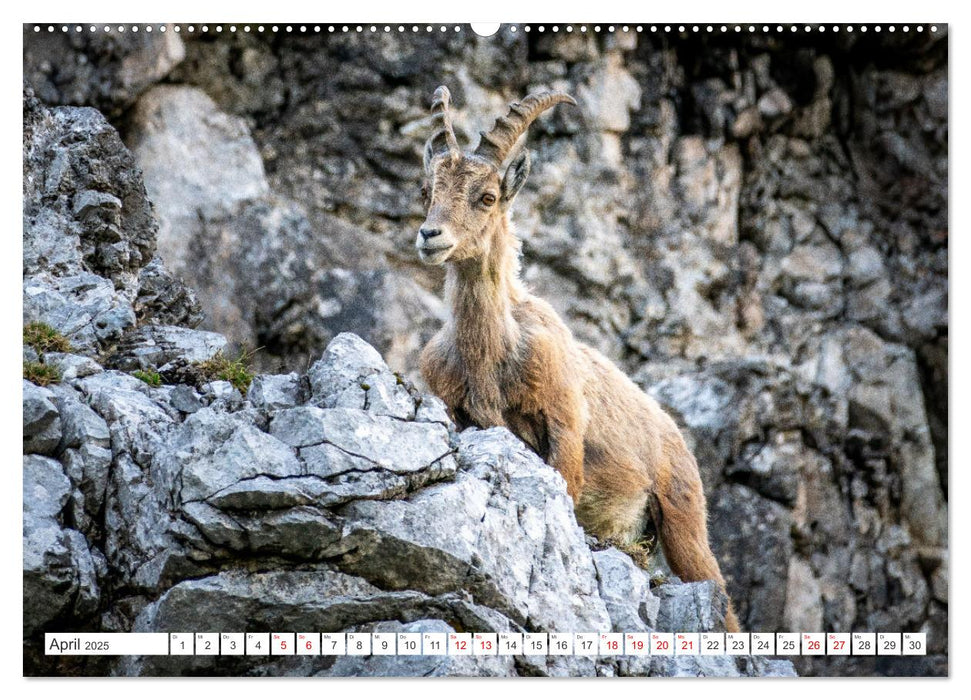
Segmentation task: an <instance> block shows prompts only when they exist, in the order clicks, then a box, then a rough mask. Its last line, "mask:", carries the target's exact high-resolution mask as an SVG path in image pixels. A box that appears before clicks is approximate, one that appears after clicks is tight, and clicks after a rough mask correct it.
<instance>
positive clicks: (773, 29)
mask: <svg viewBox="0 0 971 700" xmlns="http://www.w3.org/2000/svg"><path fill="white" fill-rule="evenodd" d="M787 26H788V29H789V32H790V33H793V34H794V33H797V32H799V30H800V28H802V30H803V33H810V32H817V33H824V32H827V31H829V32H833V33H839V32H841V31H845V32H847V33H853V32H854V31H859V32H861V33H866V32H868V31H871V30H872V31H874V32H876V33H880V32H882V31H884V30H886V31H888V32H891V33H893V32H896V31H898V30H899V31H901V32H904V33H908V32H910V31H911V30H912V29H913V30H914V31H917V32H923V31H924V27H925V25H923V24H917V25H908V24H904V25H893V24H890V25H879V24H878V25H866V24H859V25H853V24H850V25H838V24H837V25H821V24H819V25H808V24H807V25H804V26H803V25H795V24H793V25H787ZM167 28H168V25H165V24H159V25H152V24H146V25H138V24H131V25H125V24H119V25H114V26H113V25H108V24H105V25H94V24H92V25H80V24H74V25H67V24H62V25H53V24H48V25H46V26H45V25H39V24H35V25H34V33H35V34H36V33H40V32H42V31H47V32H49V33H53V32H55V31H58V30H60V31H61V32H64V33H67V32H70V31H72V30H73V31H74V32H78V33H80V32H83V31H85V30H87V31H89V32H105V33H110V32H118V33H124V32H126V31H127V32H131V33H132V34H135V33H137V32H139V31H143V32H146V33H151V32H154V31H159V32H165V31H166V30H167ZM450 29H451V31H453V32H456V33H458V32H461V31H463V29H462V27H461V26H460V25H445V24H438V25H431V24H424V25H418V24H411V25H404V24H398V25H390V24H384V25H378V24H370V25H368V24H356V25H351V24H342V25H337V24H328V25H321V24H314V25H309V24H286V25H278V24H273V25H263V24H259V25H249V24H244V25H240V26H237V25H235V24H232V25H228V26H224V25H221V24H217V25H212V26H210V25H207V24H203V25H194V24H176V25H172V31H174V32H176V33H181V32H186V33H188V34H194V33H195V32H197V31H198V32H201V33H203V34H207V33H209V32H216V33H220V32H222V31H228V32H230V33H234V32H237V31H242V32H245V33H248V32H256V33H257V34H262V33H280V32H283V33H288V34H292V33H298V34H307V33H311V32H312V33H315V34H320V33H322V32H327V33H330V34H333V33H345V34H346V33H353V32H356V33H359V34H364V33H371V34H377V33H383V34H387V33H391V32H399V33H405V32H411V33H413V34H414V33H418V32H422V31H424V32H425V33H431V32H436V31H437V32H440V33H444V32H448V31H449V30H450ZM547 29H548V30H549V31H550V32H553V33H554V34H555V33H558V32H561V31H563V32H567V33H571V32H574V31H578V32H580V33H581V34H584V33H587V32H588V31H592V32H594V33H601V32H607V33H616V32H638V33H640V32H645V31H648V32H651V33H658V32H663V33H665V34H672V33H673V34H701V33H706V34H714V33H716V32H720V33H722V34H728V33H730V32H734V33H736V34H738V33H741V32H748V33H750V34H751V33H755V32H761V33H763V34H768V33H782V32H784V31H785V29H786V28H785V27H784V26H783V25H781V24H777V25H768V24H762V25H756V24H732V25H728V24H722V25H712V24H692V25H684V24H679V25H671V24H665V25H656V24H651V25H642V24H637V25H626V24H625V25H622V26H615V25H612V24H611V25H606V26H603V25H599V24H595V25H586V24H580V25H572V24H569V25H565V26H562V27H561V26H560V25H555V24H554V25H551V26H549V27H547V26H546V25H543V24H540V25H529V24H526V25H523V26H522V31H524V32H527V33H528V32H532V31H536V32H539V33H540V34H542V33H545V32H546V31H547ZM929 29H930V31H931V32H937V31H938V27H937V25H936V24H932V25H930V26H929ZM506 30H507V31H509V32H511V33H513V34H515V33H516V32H517V31H519V26H518V25H515V24H513V25H509V26H508V27H506Z"/></svg>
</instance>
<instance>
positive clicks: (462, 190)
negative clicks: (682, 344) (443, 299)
mask: <svg viewBox="0 0 971 700" xmlns="http://www.w3.org/2000/svg"><path fill="white" fill-rule="evenodd" d="M445 94H446V96H447V92H446V93H445ZM526 158H528V155H527V154H524V153H521V154H519V155H518V156H515V157H514V158H513V164H512V165H511V166H510V167H509V170H508V171H507V172H506V174H505V177H504V178H503V179H501V180H500V176H499V172H498V169H497V168H496V166H495V164H494V162H491V161H488V160H485V159H483V158H480V157H478V156H476V155H474V154H461V153H456V152H454V151H453V152H450V153H449V152H445V153H439V154H432V157H430V158H429V157H428V156H427V155H426V171H427V175H428V178H429V183H428V185H426V187H428V186H430V191H428V193H427V199H428V205H429V206H428V216H427V219H426V221H425V223H424V224H423V226H422V229H423V230H425V231H426V233H427V232H429V231H435V232H439V233H437V234H435V235H434V236H433V237H430V238H425V237H424V236H423V235H422V234H420V235H419V237H418V240H417V242H416V245H417V246H418V248H419V250H420V251H421V256H422V259H423V260H425V262H428V263H430V264H444V265H446V266H447V277H446V296H447V297H448V302H449V304H450V306H451V316H450V318H449V319H448V320H447V321H446V323H445V325H444V327H443V328H442V329H441V330H440V331H439V332H438V333H437V334H436V335H435V336H434V338H432V340H431V341H430V342H429V343H428V345H427V346H426V347H425V348H424V351H423V352H422V356H421V373H422V376H423V377H424V379H425V381H426V382H427V383H428V385H429V387H430V388H431V390H432V391H433V392H434V393H435V394H437V395H438V396H439V397H440V398H441V399H442V400H443V401H444V402H445V403H446V405H447V406H448V407H449V409H450V410H451V411H452V413H453V415H454V417H455V419H456V421H457V422H458V423H459V424H460V425H463V426H464V425H476V426H480V427H491V426H505V427H507V428H508V429H509V430H511V431H512V432H513V433H515V434H516V435H517V436H519V437H520V438H521V439H522V440H523V441H524V442H526V443H527V444H529V445H530V446H531V447H532V448H533V449H534V450H535V451H536V452H537V453H538V454H540V455H541V456H542V457H543V458H544V459H546V460H547V461H548V463H549V464H550V465H551V466H552V467H553V468H555V469H556V470H557V471H558V472H559V473H560V474H561V475H562V476H563V478H564V479H565V480H566V485H567V490H568V492H569V494H570V496H571V497H572V498H573V501H574V504H575V506H576V514H577V520H578V522H580V524H581V525H583V527H584V528H585V529H586V530H587V531H588V532H590V533H592V534H594V535H597V536H598V537H600V538H603V539H610V540H612V541H617V542H622V543H633V542H635V541H636V540H638V539H639V538H640V537H641V536H642V534H643V532H644V529H645V526H646V523H647V521H648V518H649V517H650V515H651V511H652V510H655V511H656V517H657V520H659V522H658V523H657V527H658V532H659V534H660V536H661V543H662V546H663V547H664V552H665V555H666V557H667V559H668V562H669V563H670V564H671V568H672V569H673V571H674V572H675V574H677V575H678V576H679V577H681V578H682V579H684V580H686V581H700V580H714V581H716V582H717V583H718V585H719V586H721V588H722V590H724V588H725V581H724V579H723V578H722V574H721V571H720V569H719V567H718V563H717V561H716V560H715V557H714V555H713V554H712V552H711V548H710V547H709V545H708V532H707V523H706V519H707V511H706V505H705V496H704V494H703V492H702V484H701V478H700V475H699V473H698V467H697V464H696V463H695V460H694V457H692V455H691V453H690V452H689V450H688V448H687V447H686V445H685V443H684V439H683V438H682V436H681V433H680V431H679V430H678V427H677V426H676V425H675V423H674V421H673V420H672V419H671V417H670V416H668V415H667V414H666V413H665V412H664V410H663V409H662V408H661V407H660V405H659V404H658V403H657V402H656V401H655V400H654V399H652V398H651V397H650V396H648V395H647V394H645V393H644V392H643V391H641V390H640V388H638V387H637V385H636V384H634V383H633V382H632V381H631V380H630V379H629V378H627V377H626V376H625V375H624V374H623V373H622V372H621V371H620V370H619V369H618V368H617V367H616V366H615V365H613V364H612V363H611V362H610V361H609V360H608V359H607V358H606V357H604V356H603V355H601V354H600V353H599V352H597V351H596V350H593V349H592V348H590V347H588V346H586V345H584V344H582V343H580V342H578V341H576V340H575V339H574V338H573V336H572V334H571V333H570V331H569V330H568V329H567V327H566V326H565V325H564V324H563V322H562V321H561V320H560V318H559V316H558V315H557V314H556V312H555V311H554V310H553V308H552V307H551V306H550V305H549V304H548V303H547V302H546V301H544V300H542V299H539V298H537V297H534V296H532V295H531V294H529V293H528V292H527V291H526V290H525V289H524V287H523V285H522V283H521V281H520V277H519V241H518V240H517V239H516V238H515V236H514V235H513V233H512V231H511V229H510V224H509V218H508V211H509V206H510V204H511V203H512V199H513V198H514V197H515V195H516V192H517V191H518V189H519V187H520V186H521V185H522V181H521V180H525V175H524V174H522V173H521V172H520V173H512V171H514V169H515V168H516V166H517V165H519V166H522V165H523V163H524V162H525V163H526V166H525V167H526V171H528V161H527V160H526ZM516 174H518V175H521V180H519V179H518V178H517V179H515V181H514V179H513V175H516ZM484 195H486V201H483V196H484ZM487 195H492V196H493V200H489V198H488V196H487ZM490 201H491V202H492V203H491V204H490V203H489V202H490ZM725 623H726V628H727V629H728V630H729V631H737V630H738V621H737V619H736V617H735V613H734V611H733V609H732V606H731V602H729V605H728V613H727V616H726V621H725Z"/></svg>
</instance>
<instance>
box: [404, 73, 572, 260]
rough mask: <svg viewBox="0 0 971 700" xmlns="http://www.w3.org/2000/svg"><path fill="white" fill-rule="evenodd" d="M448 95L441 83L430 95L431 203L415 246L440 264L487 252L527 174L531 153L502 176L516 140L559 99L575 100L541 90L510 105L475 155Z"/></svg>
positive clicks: (522, 153) (426, 190) (425, 192)
mask: <svg viewBox="0 0 971 700" xmlns="http://www.w3.org/2000/svg"><path fill="white" fill-rule="evenodd" d="M450 97H451V96H450V95H449V92H448V88H446V87H444V86H442V87H440V88H438V89H437V90H436V91H435V95H434V97H433V98H432V115H433V116H434V118H435V121H436V127H437V128H436V130H435V132H434V133H433V134H432V136H431V137H430V138H429V139H428V142H427V143H426V144H425V176H426V181H425V184H424V186H423V187H422V196H423V198H424V200H425V205H426V206H427V207H428V212H427V216H426V218H425V223H423V224H422V225H421V228H420V229H419V230H418V237H417V239H416V240H415V247H417V248H418V254H419V256H420V257H421V260H422V262H425V263H428V264H429V265H441V264H443V263H445V262H446V261H448V260H454V261H461V260H468V259H473V258H478V257H481V256H483V255H484V254H485V253H487V252H488V250H489V247H490V246H491V244H492V236H493V235H494V232H495V231H498V230H502V227H501V226H498V225H497V224H499V223H500V222H501V221H502V220H503V217H504V216H505V214H506V211H507V210H508V209H509V205H510V204H511V203H512V201H513V199H514V198H515V197H516V194H517V193H518V192H519V190H520V188H521V187H522V186H523V183H525V182H526V177H527V176H528V175H529V151H527V150H526V149H525V148H523V149H521V150H519V151H518V152H517V153H515V154H513V157H512V159H511V161H510V163H509V165H508V167H507V168H506V169H505V171H504V172H502V174H501V175H500V171H501V170H502V165H503V162H504V161H505V160H506V159H507V157H508V156H509V155H510V152H511V151H512V149H513V146H515V144H516V141H517V140H518V139H519V137H520V136H522V135H523V134H524V133H525V132H526V129H528V128H529V125H530V124H532V123H533V120H535V119H536V118H537V117H538V116H539V115H540V114H542V113H543V112H544V111H546V110H547V109H549V108H550V107H552V106H554V105H556V104H559V103H560V102H569V103H570V104H574V105H575V104H576V101H574V99H573V98H572V97H570V96H569V95H567V94H565V93H562V92H540V93H534V94H532V95H529V96H528V97H526V98H524V99H523V100H522V101H521V102H513V103H512V104H511V105H509V113H508V114H507V115H506V116H504V117H499V118H498V119H496V123H495V125H494V126H493V127H492V130H491V131H489V132H488V133H486V132H484V131H483V132H481V134H482V138H481V140H480V141H479V145H478V147H477V148H476V149H475V152H473V153H463V152H462V150H461V149H460V148H459V145H458V140H457V139H456V138H455V132H454V131H453V129H452V118H451V116H450V114H449V100H450Z"/></svg>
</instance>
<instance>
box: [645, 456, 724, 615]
mask: <svg viewBox="0 0 971 700" xmlns="http://www.w3.org/2000/svg"><path fill="white" fill-rule="evenodd" d="M688 459H690V460H691V465H690V467H691V469H690V470H688V472H689V473H687V474H685V473H680V474H678V473H675V474H673V475H672V478H671V481H670V483H669V486H668V489H667V491H666V492H664V493H658V494H657V510H658V511H659V512H658V513H656V514H655V519H656V521H657V522H656V523H655V524H656V526H657V528H658V531H659V533H660V535H661V546H662V547H663V549H664V556H665V558H667V560H668V564H670V565H671V570H672V571H673V572H674V573H675V575H677V576H678V577H679V578H680V579H681V580H683V581H715V582H716V583H717V584H718V585H719V586H720V587H721V589H722V590H723V591H725V579H724V578H723V577H722V573H721V569H720V568H719V566H718V561H717V560H716V559H715V555H714V554H713V553H712V551H711V547H710V546H709V544H708V523H707V513H706V508H705V496H704V493H703V491H702V488H701V478H700V476H698V473H697V467H695V465H694V460H693V459H692V458H691V457H690V455H689V456H688ZM685 466H687V465H685ZM726 595H727V591H726ZM725 629H727V630H728V631H729V632H738V631H739V625H738V618H737V617H736V616H735V609H734V608H733V606H732V601H731V599H730V598H729V600H728V609H727V610H726V612H725Z"/></svg>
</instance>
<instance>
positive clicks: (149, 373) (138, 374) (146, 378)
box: [131, 369, 162, 386]
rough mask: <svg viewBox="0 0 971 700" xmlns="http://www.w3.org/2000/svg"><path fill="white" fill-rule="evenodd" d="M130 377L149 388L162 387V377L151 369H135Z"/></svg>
mask: <svg viewBox="0 0 971 700" xmlns="http://www.w3.org/2000/svg"><path fill="white" fill-rule="evenodd" d="M131 376H133V377H135V378H136V379H141V380H142V381H143V382H145V383H146V384H148V385H149V386H162V375H161V374H159V373H158V372H156V371H155V370H153V369H149V370H141V369H136V370H135V371H134V372H132V373H131Z"/></svg>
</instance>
